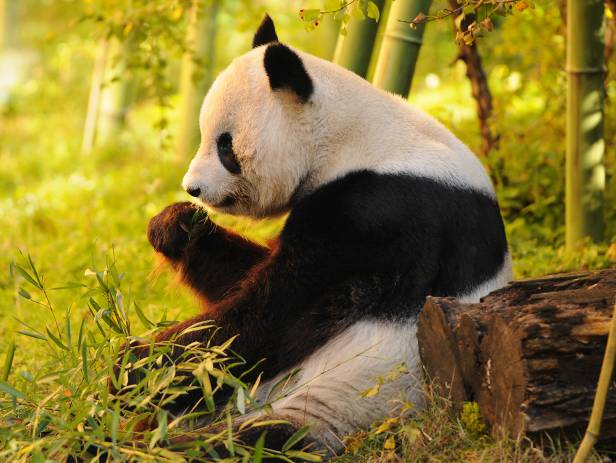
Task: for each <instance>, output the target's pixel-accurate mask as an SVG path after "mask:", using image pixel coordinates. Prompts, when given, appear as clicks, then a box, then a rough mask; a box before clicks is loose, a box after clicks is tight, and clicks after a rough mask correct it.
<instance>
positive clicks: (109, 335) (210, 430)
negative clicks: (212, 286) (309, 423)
mask: <svg viewBox="0 0 616 463" xmlns="http://www.w3.org/2000/svg"><path fill="white" fill-rule="evenodd" d="M22 261H23V262H22V263H20V264H17V263H15V264H14V265H13V268H14V269H16V270H17V273H18V274H19V275H21V277H22V278H21V279H20V280H21V281H20V283H21V284H20V286H22V285H23V288H22V289H20V295H21V297H22V298H24V299H25V300H26V301H27V302H28V303H30V304H38V305H42V306H44V308H45V309H46V310H49V311H50V313H51V318H52V319H53V323H52V324H44V322H43V324H44V325H45V326H36V325H35V326H32V325H30V324H28V323H26V322H23V321H21V320H17V321H18V322H19V323H20V324H21V325H23V326H24V327H25V328H27V330H20V331H19V332H18V333H20V334H21V335H22V336H25V337H29V338H32V339H34V340H35V341H32V342H38V343H40V344H43V346H44V349H45V351H46V356H45V358H43V359H42V361H38V362H37V363H36V365H33V367H35V368H32V369H30V368H28V369H23V370H22V371H20V372H19V375H17V374H15V373H13V374H10V373H11V363H12V360H13V353H14V345H12V346H13V347H10V349H9V352H7V357H6V361H5V368H4V373H3V377H2V381H1V382H0V459H1V460H2V461H6V462H10V461H26V460H30V459H32V460H34V461H37V459H41V458H43V459H44V458H47V459H48V460H52V461H69V460H70V459H72V460H73V461H74V460H78V461H101V459H105V458H111V459H112V460H113V461H118V462H120V461H126V462H129V461H156V462H162V461H165V462H176V461H178V462H179V461H186V460H187V459H190V460H191V461H195V462H196V461H214V460H217V459H218V458H219V452H220V451H221V450H225V449H226V451H228V452H229V453H230V454H231V457H230V458H229V459H228V460H227V461H238V462H239V461H248V460H249V459H250V458H251V457H252V456H253V455H254V453H256V452H258V453H259V455H260V456H261V457H272V456H276V457H278V458H279V459H281V460H282V461H319V460H320V459H319V458H318V457H317V456H316V455H312V454H309V453H305V452H302V451H301V450H299V449H296V448H295V447H296V444H297V443H298V442H299V441H300V440H301V439H302V437H303V436H304V435H305V434H306V432H307V429H306V428H302V429H301V430H299V431H298V432H297V433H296V434H295V435H294V436H292V437H291V438H290V439H289V441H288V442H287V443H286V444H285V445H284V447H283V449H281V450H280V451H272V450H269V449H267V448H264V447H263V446H262V445H261V447H258V448H257V449H253V448H250V447H246V446H245V445H243V444H242V443H241V442H240V441H239V440H238V439H237V430H236V429H231V428H227V423H228V422H229V420H230V417H232V416H240V415H245V414H247V413H249V412H250V411H255V410H261V409H263V407H264V406H265V405H264V404H258V403H257V402H256V401H255V398H254V393H255V390H254V388H253V389H249V387H248V385H247V384H245V383H244V382H243V381H242V373H243V371H244V370H246V369H247V366H246V365H245V362H244V361H243V360H242V359H241V358H238V357H237V356H236V355H235V354H234V353H233V351H232V347H233V346H232V344H233V339H230V340H228V341H226V342H224V343H223V344H222V345H214V344H212V343H210V342H207V343H203V344H198V345H190V346H188V348H187V349H186V350H185V351H183V352H182V353H181V355H179V357H177V358H176V359H175V362H174V363H170V362H169V361H167V358H168V357H169V355H170V352H171V350H172V349H173V346H174V344H173V340H170V341H166V342H158V343H156V344H154V343H150V344H145V345H144V348H145V354H141V355H140V356H139V358H137V357H135V355H134V354H133V352H132V351H130V350H122V349H121V346H123V345H125V344H129V343H134V342H137V343H143V342H144V338H143V337H137V336H134V335H133V333H132V330H131V320H130V318H131V312H132V311H134V312H135V313H136V314H137V317H138V319H139V320H140V321H141V323H142V325H143V326H142V327H141V329H140V331H142V330H143V329H145V330H146V331H145V333H144V336H146V339H148V338H151V336H153V335H154V334H155V333H156V332H157V331H158V330H160V329H163V328H165V327H167V326H169V325H172V324H173V323H174V322H173V321H170V320H167V318H166V312H163V313H162V314H161V316H160V317H159V318H158V320H156V321H152V320H150V319H148V318H147V316H145V315H144V314H143V312H142V311H141V310H140V308H139V306H138V305H137V304H136V302H135V301H134V300H132V298H131V296H130V294H127V293H125V291H124V285H125V284H126V281H125V276H126V275H125V274H123V273H120V272H119V271H118V269H117V267H116V265H115V262H113V261H111V262H109V263H108V265H107V266H106V267H105V268H104V269H103V270H101V271H95V270H86V271H85V274H84V277H83V279H82V281H80V282H79V283H78V284H77V285H71V288H72V289H77V288H79V289H80V291H81V292H82V299H83V300H87V307H88V309H89V312H90V314H91V317H84V316H83V315H82V316H81V317H78V318H77V319H74V318H73V317H71V310H70V309H67V310H66V311H65V313H64V315H63V317H62V318H60V317H59V316H56V311H57V309H56V308H55V307H54V305H53V304H52V302H51V300H50V299H49V290H48V288H47V286H46V284H45V280H44V277H43V275H42V274H41V273H40V272H39V270H38V269H37V267H36V266H35V265H34V263H33V261H32V259H31V258H30V256H28V257H27V258H24V259H22ZM25 287H27V288H28V291H27V292H26V290H25V289H24V288H25ZM59 321H60V323H58V322H59ZM41 325H42V324H41ZM215 329H216V327H215V326H213V325H212V324H209V323H203V324H201V325H199V326H192V327H190V328H187V329H186V330H184V331H183V332H182V333H180V334H179V335H182V334H187V333H188V332H194V331H203V332H204V336H205V337H206V339H207V336H208V333H209V334H211V333H212V332H213V331H214V330H215ZM145 342H146V343H147V341H145ZM116 365H117V366H116ZM129 375H131V377H133V378H134V379H133V382H132V383H128V378H129ZM223 389H224V390H226V391H229V390H230V391H232V394H231V397H230V399H229V400H228V401H227V405H226V406H221V405H220V404H221V403H222V404H224V399H225V397H226V396H225V395H224V394H225V392H224V391H223ZM196 391H200V392H201V399H200V400H199V401H198V402H197V403H196V404H195V406H194V407H193V408H191V409H190V410H188V411H187V412H186V413H183V414H181V415H179V416H177V417H176V416H173V415H171V414H170V413H169V412H168V411H167V410H168V408H167V407H168V406H169V405H170V404H172V403H173V402H174V401H175V400H176V399H177V398H178V397H181V396H182V395H185V394H190V393H195V392H196ZM221 394H223V399H222V400H221V399H220V398H219V397H220V395H221ZM215 403H218V404H219V405H218V406H215ZM267 421H268V418H267V416H266V415H264V416H262V417H261V418H254V419H251V420H248V421H247V422H246V423H244V425H243V427H244V429H250V428H252V427H255V428H258V427H260V426H263V425H264V424H266V423H267ZM203 423H207V425H204V424H203ZM186 438H188V442H184V441H185V440H186ZM178 439H180V440H182V443H181V445H179V442H176V441H178Z"/></svg>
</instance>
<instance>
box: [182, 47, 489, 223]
mask: <svg viewBox="0 0 616 463" xmlns="http://www.w3.org/2000/svg"><path fill="white" fill-rule="evenodd" d="M264 50H265V47H259V48H256V49H254V50H252V51H250V52H248V53H246V54H245V55H243V56H241V57H239V58H237V59H236V60H234V61H233V62H232V63H231V65H230V66H229V67H228V68H227V69H226V70H225V71H224V72H223V73H221V74H220V76H219V77H218V79H216V81H215V83H214V85H213V86H212V89H211V90H210V92H208V95H207V96H206V98H205V101H204V103H203V107H202V110H201V116H200V126H201V135H202V142H201V146H200V147H199V150H198V152H197V154H196V156H195V158H194V159H193V161H192V162H191V164H190V168H189V170H188V172H187V173H186V176H185V177H184V181H183V184H184V186H185V187H199V188H200V189H201V191H202V195H201V198H200V199H201V200H202V201H203V202H205V203H206V204H209V205H212V206H213V205H215V204H216V203H218V202H220V201H221V200H222V199H223V198H224V197H225V196H226V195H227V194H229V193H232V194H234V193H238V192H237V191H236V190H241V192H244V193H245V194H246V195H247V196H249V197H250V199H251V202H250V204H239V205H237V206H234V207H232V208H230V209H227V210H226V212H232V213H238V214H246V215H252V216H257V217H260V216H264V215H271V214H273V213H278V212H284V211H286V208H287V205H288V203H289V199H290V197H291V195H292V194H293V192H294V191H295V188H296V187H297V185H298V184H299V182H300V181H301V180H302V179H306V178H307V181H306V182H305V186H306V187H307V189H308V190H310V189H314V188H316V187H318V186H320V185H322V184H323V183H326V182H328V181H330V180H332V179H335V178H338V177H340V176H343V175H345V174H346V173H348V172H350V171H354V170H358V169H369V170H374V171H377V172H382V173H412V174H416V175H421V176H426V177H430V178H434V179H438V180H440V181H442V182H443V183H445V184H448V185H455V186H459V187H462V188H472V189H474V190H477V191H481V192H484V193H486V194H488V195H490V196H492V197H493V196H494V190H493V188H492V185H491V182H490V179H489V177H488V175H487V174H486V172H485V169H484V168H483V166H482V165H481V162H479V160H478V159H477V158H476V157H475V156H474V155H473V153H472V152H471V151H470V150H469V149H468V148H467V147H466V146H465V145H464V144H463V143H462V142H461V141H460V140H459V139H458V138H456V137H455V136H454V135H453V134H452V133H451V132H450V131H448V130H447V129H446V128H445V127H444V126H443V125H441V124H440V123H439V122H437V121H436V120H435V119H433V118H432V117H430V116H428V115H427V114H425V113H423V112H422V111H420V110H418V109H416V108H414V107H412V106H411V105H409V104H408V103H406V102H405V101H404V100H402V99H401V98H399V97H396V96H393V95H390V94H388V93H386V92H383V91H380V90H378V89H376V88H374V87H373V86H371V85H370V84H369V83H367V82H366V81H364V80H363V79H361V78H360V77H358V76H356V75H355V74H353V73H352V72H349V71H347V70H345V69H342V68H341V67H339V66H336V65H334V64H332V63H330V62H328V61H325V60H322V59H319V58H316V57H314V56H311V55H308V54H305V53H302V52H299V51H297V50H295V52H296V53H297V54H298V55H299V56H300V57H301V59H302V61H303V63H304V66H305V68H306V70H307V72H308V74H309V75H310V76H311V78H312V80H313V82H314V94H313V95H312V96H311V98H310V102H309V103H307V104H302V103H300V102H299V101H297V100H296V99H295V98H293V95H290V94H289V92H287V91H284V90H283V91H277V92H272V90H271V89H270V87H269V82H268V78H267V75H266V73H265V70H264V67H263V53H264ZM225 131H228V132H230V133H231V134H232V136H233V147H234V150H235V152H236V154H237V156H238V159H239V161H240V164H241V165H242V175H241V176H235V175H233V174H230V173H229V172H227V171H226V170H225V169H224V167H222V165H221V164H220V162H219V160H218V156H217V153H216V138H217V137H218V135H220V134H221V133H222V132H225Z"/></svg>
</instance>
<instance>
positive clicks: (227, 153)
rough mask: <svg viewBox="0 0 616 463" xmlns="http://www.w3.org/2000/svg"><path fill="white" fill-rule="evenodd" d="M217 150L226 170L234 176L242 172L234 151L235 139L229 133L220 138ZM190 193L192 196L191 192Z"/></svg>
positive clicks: (221, 135) (222, 134) (224, 133)
mask: <svg viewBox="0 0 616 463" xmlns="http://www.w3.org/2000/svg"><path fill="white" fill-rule="evenodd" d="M216 150H217V151H218V159H220V163H221V164H222V165H223V167H224V168H225V169H227V170H228V171H229V172H231V173H232V174H234V175H238V174H240V173H241V172H242V167H241V166H240V163H239V161H238V160H237V156H236V155H235V151H233V137H232V136H231V134H230V133H229V132H223V133H221V134H220V135H219V136H218V139H217V140H216ZM188 193H189V194H190V191H189V192H188ZM197 196H198V195H197Z"/></svg>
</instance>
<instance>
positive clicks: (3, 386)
mask: <svg viewBox="0 0 616 463" xmlns="http://www.w3.org/2000/svg"><path fill="white" fill-rule="evenodd" d="M0 392H4V393H5V394H8V395H10V396H13V397H15V398H16V399H21V398H23V397H25V395H24V393H23V392H21V391H18V390H17V389H15V388H14V387H12V386H9V385H8V384H7V383H5V382H4V381H0Z"/></svg>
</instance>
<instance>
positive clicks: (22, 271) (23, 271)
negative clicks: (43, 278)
mask: <svg viewBox="0 0 616 463" xmlns="http://www.w3.org/2000/svg"><path fill="white" fill-rule="evenodd" d="M15 270H17V272H18V273H19V274H20V275H21V276H22V277H24V279H25V280H26V281H27V282H28V283H30V284H31V285H33V286H35V287H36V288H38V289H41V286H40V285H39V284H38V283H37V281H36V280H35V279H34V278H33V277H32V275H30V274H29V273H28V272H27V271H26V269H24V268H23V267H21V266H19V265H17V264H15Z"/></svg>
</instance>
